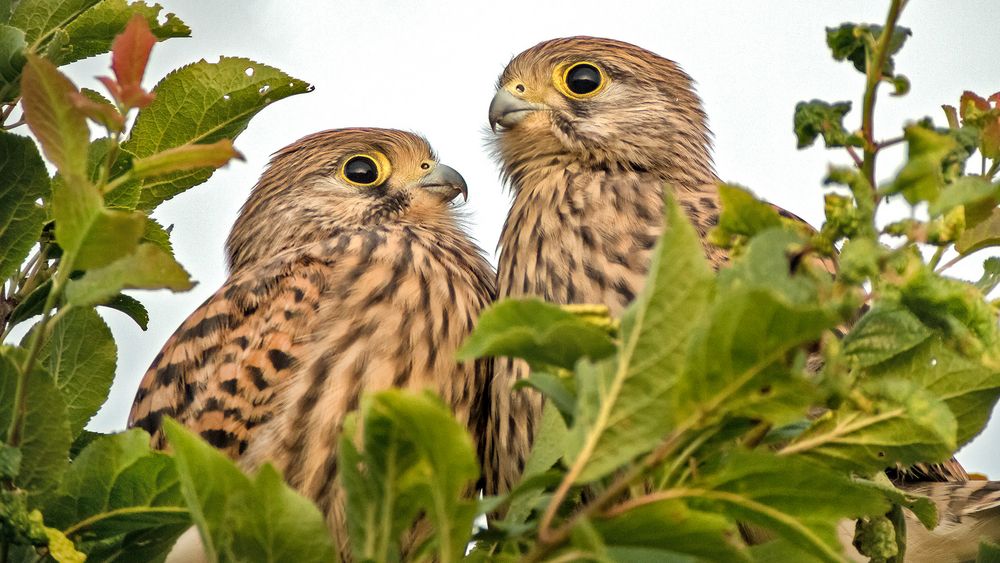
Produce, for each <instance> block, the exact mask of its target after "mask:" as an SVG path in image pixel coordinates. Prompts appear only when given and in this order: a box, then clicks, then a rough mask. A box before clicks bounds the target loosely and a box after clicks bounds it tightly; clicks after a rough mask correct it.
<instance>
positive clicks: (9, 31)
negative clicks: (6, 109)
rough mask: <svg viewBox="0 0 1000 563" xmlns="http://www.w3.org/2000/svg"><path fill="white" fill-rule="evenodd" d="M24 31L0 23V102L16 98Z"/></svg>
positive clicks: (23, 60) (22, 66)
mask: <svg viewBox="0 0 1000 563" xmlns="http://www.w3.org/2000/svg"><path fill="white" fill-rule="evenodd" d="M25 46H26V45H25V42H24V32H23V31H21V30H20V29H17V28H16V27H11V26H9V25H3V24H2V23H0V102H9V101H12V100H15V99H17V95H18V93H20V91H21V90H20V85H19V83H20V81H21V69H23V68H24V63H25V58H24V48H25Z"/></svg>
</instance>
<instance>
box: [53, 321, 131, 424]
mask: <svg viewBox="0 0 1000 563" xmlns="http://www.w3.org/2000/svg"><path fill="white" fill-rule="evenodd" d="M117 357H118V349H117V346H115V340H114V337H113V336H112V335H111V329H109V328H108V325H106V324H105V323H104V320H103V319H101V316H100V315H98V314H97V312H96V311H94V310H93V309H90V308H79V309H72V310H70V311H69V312H68V313H66V315H65V316H63V317H62V318H60V319H59V321H58V322H57V323H55V326H54V327H53V328H52V333H51V336H49V338H48V339H47V340H46V341H45V342H44V343H43V344H42V349H41V351H40V352H39V356H38V361H39V363H40V364H41V365H43V366H45V367H46V369H48V371H49V373H50V374H52V378H53V380H54V382H55V384H56V387H57V388H59V391H60V392H61V393H62V397H63V400H64V401H65V402H66V414H67V417H68V420H69V427H70V433H71V434H72V435H73V436H76V435H77V434H79V433H80V431H82V430H83V427H84V426H86V424H87V422H88V421H90V419H91V417H93V416H94V414H96V413H97V410H98V409H99V408H100V407H101V405H103V404H104V401H105V400H106V399H107V398H108V392H109V391H110V390H111V382H112V381H113V380H114V378H115V364H116V362H117Z"/></svg>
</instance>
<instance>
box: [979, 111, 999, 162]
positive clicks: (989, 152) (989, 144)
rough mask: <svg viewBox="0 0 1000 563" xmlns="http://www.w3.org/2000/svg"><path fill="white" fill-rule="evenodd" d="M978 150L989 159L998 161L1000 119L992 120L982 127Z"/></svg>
mask: <svg viewBox="0 0 1000 563" xmlns="http://www.w3.org/2000/svg"><path fill="white" fill-rule="evenodd" d="M979 150H980V151H982V153H983V156H985V157H986V158H989V159H993V160H996V159H1000V117H997V118H994V119H993V120H991V121H990V122H989V123H987V124H986V125H985V126H984V127H983V136H982V139H981V140H980V141H979Z"/></svg>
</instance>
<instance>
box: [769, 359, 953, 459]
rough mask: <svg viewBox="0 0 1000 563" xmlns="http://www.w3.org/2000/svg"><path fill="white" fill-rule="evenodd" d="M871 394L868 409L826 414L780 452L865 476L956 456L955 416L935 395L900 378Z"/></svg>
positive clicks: (870, 388)
mask: <svg viewBox="0 0 1000 563" xmlns="http://www.w3.org/2000/svg"><path fill="white" fill-rule="evenodd" d="M866 389H867V395H868V399H869V400H870V402H871V404H870V406H869V407H868V408H867V409H865V410H855V409H851V408H849V407H848V406H844V407H841V408H840V409H837V410H835V411H829V412H827V413H825V414H824V415H823V416H821V417H820V418H818V419H816V421H815V422H814V423H813V424H812V426H811V427H810V428H809V429H807V430H806V431H805V432H803V433H802V434H800V435H799V437H798V438H797V439H795V440H794V441H793V442H792V443H791V444H789V445H788V446H786V447H784V448H783V449H782V450H781V452H780V453H781V454H786V455H787V454H792V453H797V454H800V455H803V456H806V457H808V458H814V459H816V460H818V461H820V462H822V463H824V464H825V465H827V466H830V467H836V468H839V469H842V470H845V471H857V472H859V473H862V474H865V473H871V472H874V471H880V470H882V469H885V468H887V467H891V466H893V465H894V464H897V463H898V464H901V465H912V464H914V463H917V462H939V461H944V460H946V459H948V458H949V457H950V456H951V453H952V452H953V451H955V449H956V447H957V444H956V440H955V434H956V430H957V423H956V421H955V416H954V415H952V413H951V410H950V409H949V408H948V405H946V404H945V403H944V401H942V400H941V399H939V398H937V397H936V396H935V395H934V394H933V393H931V392H928V391H926V390H924V389H922V388H921V387H918V386H917V385H914V384H913V383H911V382H909V381H907V380H904V379H898V378H892V379H890V378H882V379H879V380H877V381H873V382H871V383H869V384H868V385H866Z"/></svg>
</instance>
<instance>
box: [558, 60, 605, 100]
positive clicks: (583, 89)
mask: <svg viewBox="0 0 1000 563" xmlns="http://www.w3.org/2000/svg"><path fill="white" fill-rule="evenodd" d="M600 86H601V73H600V71H598V70H597V69H596V68H594V67H593V66H592V65H588V64H581V65H576V66H575V67H573V68H572V69H570V71H569V73H567V74H566V87H567V88H569V91H570V92H573V93H574V94H589V93H591V92H593V91H594V90H597V89H598V88H600Z"/></svg>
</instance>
